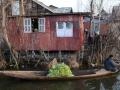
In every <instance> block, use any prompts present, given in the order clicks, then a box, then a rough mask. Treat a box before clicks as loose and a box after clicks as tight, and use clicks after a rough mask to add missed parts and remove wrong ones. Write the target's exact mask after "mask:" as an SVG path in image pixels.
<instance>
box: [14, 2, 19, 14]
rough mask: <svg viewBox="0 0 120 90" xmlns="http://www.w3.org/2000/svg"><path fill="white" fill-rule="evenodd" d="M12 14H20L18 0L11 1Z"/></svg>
mask: <svg viewBox="0 0 120 90" xmlns="http://www.w3.org/2000/svg"><path fill="white" fill-rule="evenodd" d="M12 15H20V5H19V0H15V1H14V2H13V3H12Z"/></svg>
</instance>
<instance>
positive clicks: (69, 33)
mask: <svg viewBox="0 0 120 90" xmlns="http://www.w3.org/2000/svg"><path fill="white" fill-rule="evenodd" d="M56 34H57V37H73V23H72V22H56Z"/></svg>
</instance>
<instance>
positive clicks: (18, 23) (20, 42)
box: [8, 15, 84, 51]
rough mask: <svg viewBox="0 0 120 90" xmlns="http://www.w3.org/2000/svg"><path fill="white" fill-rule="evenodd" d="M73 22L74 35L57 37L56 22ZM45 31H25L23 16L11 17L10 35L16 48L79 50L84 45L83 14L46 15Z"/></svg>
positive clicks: (9, 23) (9, 22)
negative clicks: (20, 17)
mask: <svg viewBox="0 0 120 90" xmlns="http://www.w3.org/2000/svg"><path fill="white" fill-rule="evenodd" d="M57 21H71V22H73V31H74V32H73V37H64V38H63V37H56V22H57ZM45 26H46V27H45V32H33V33H24V28H23V27H24V26H23V18H22V19H20V20H19V19H18V20H17V19H16V18H9V21H8V36H9V40H10V42H11V44H12V46H13V47H14V48H15V49H16V50H40V49H42V50H45V51H58V50H63V51H78V50H80V49H81V46H82V45H83V40H84V38H83V34H84V26H83V16H80V15H61V16H60V15H59V16H58V15H57V16H45Z"/></svg>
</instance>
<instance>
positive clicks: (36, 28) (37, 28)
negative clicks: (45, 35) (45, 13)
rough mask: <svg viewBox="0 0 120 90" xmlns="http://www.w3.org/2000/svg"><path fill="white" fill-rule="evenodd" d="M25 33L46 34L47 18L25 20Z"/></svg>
mask: <svg viewBox="0 0 120 90" xmlns="http://www.w3.org/2000/svg"><path fill="white" fill-rule="evenodd" d="M24 32H25V33H30V32H45V18H39V19H38V18H24Z"/></svg>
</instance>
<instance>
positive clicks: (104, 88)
mask: <svg viewBox="0 0 120 90" xmlns="http://www.w3.org/2000/svg"><path fill="white" fill-rule="evenodd" d="M116 82H118V81H117V79H116V77H108V78H102V79H94V80H88V81H86V84H87V86H86V90H113V86H114V84H115V83H116ZM119 90H120V88H119Z"/></svg>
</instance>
